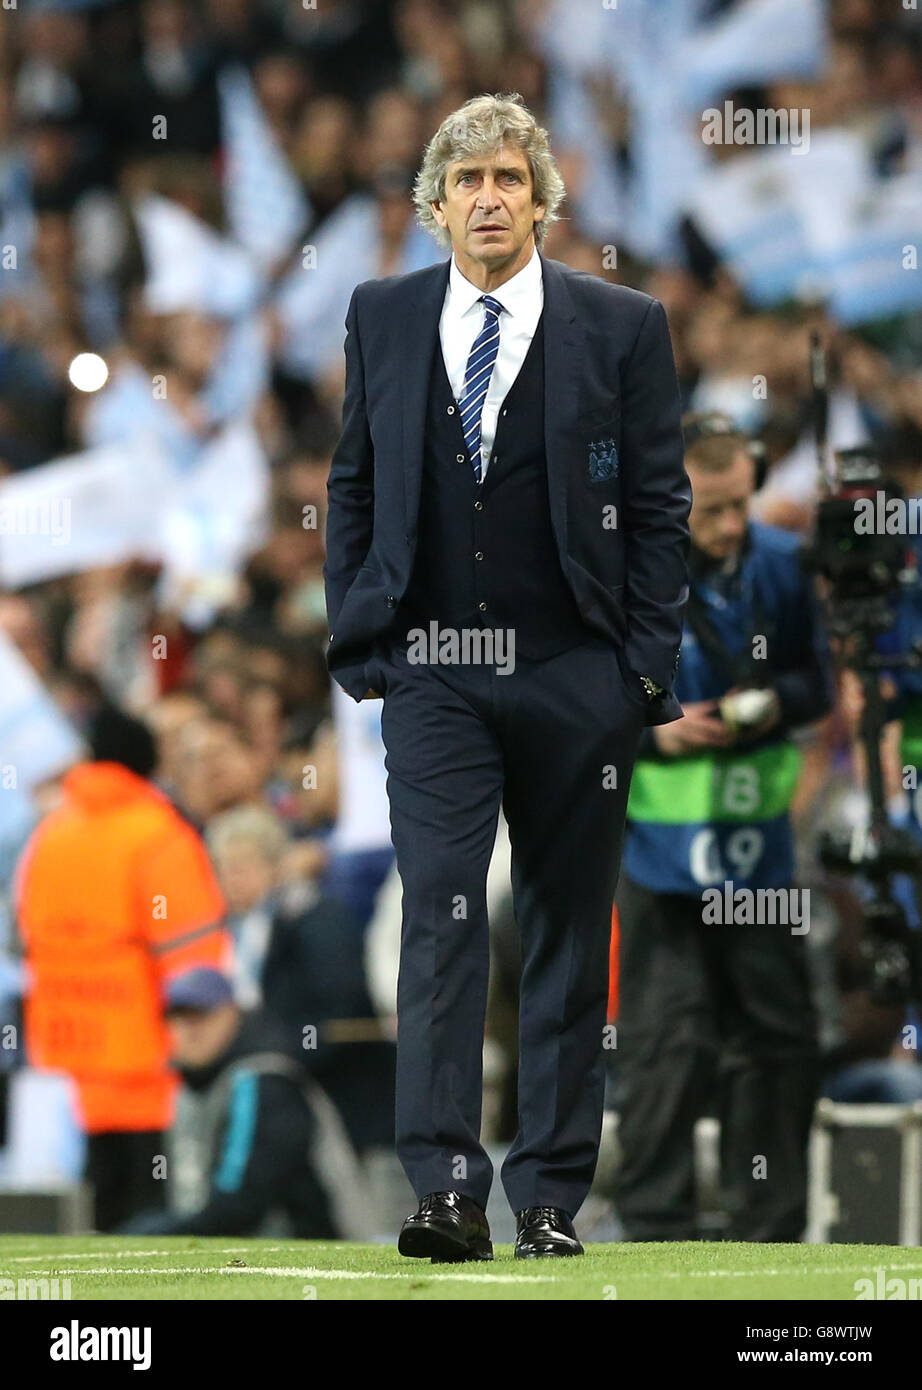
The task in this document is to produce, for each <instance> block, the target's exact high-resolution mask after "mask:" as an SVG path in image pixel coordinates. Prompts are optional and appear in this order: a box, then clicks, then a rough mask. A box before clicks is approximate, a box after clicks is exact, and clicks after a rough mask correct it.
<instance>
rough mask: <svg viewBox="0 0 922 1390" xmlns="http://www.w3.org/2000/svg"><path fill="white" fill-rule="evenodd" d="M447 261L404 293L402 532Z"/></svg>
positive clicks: (415, 495)
mask: <svg viewBox="0 0 922 1390" xmlns="http://www.w3.org/2000/svg"><path fill="white" fill-rule="evenodd" d="M450 267H451V257H449V258H448V260H447V261H444V262H442V263H441V264H439V265H436V266H433V267H432V270H431V272H430V274H428V275H425V276H420V277H419V279H418V280H417V281H416V283H415V285H414V287H413V290H414V292H413V294H412V295H408V296H407V299H406V302H405V304H404V306H403V310H402V313H401V316H400V319H401V321H400V330H399V333H398V335H397V351H398V352H400V353H401V354H402V356H401V365H400V389H401V395H402V398H403V399H402V405H401V412H400V415H401V432H402V439H401V452H402V457H403V465H404V492H405V496H406V524H407V532H408V533H410V532H415V530H416V518H417V514H418V512H419V493H420V488H421V486H422V476H423V437H424V434H425V430H426V405H427V398H428V392H429V373H430V370H431V367H432V354H433V352H434V351H435V344H436V341H437V339H438V335H439V319H440V318H441V317H442V304H443V303H444V300H445V290H446V288H447V285H448V272H449V270H450Z"/></svg>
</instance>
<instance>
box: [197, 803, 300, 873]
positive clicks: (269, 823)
mask: <svg viewBox="0 0 922 1390" xmlns="http://www.w3.org/2000/svg"><path fill="white" fill-rule="evenodd" d="M241 841H243V842H245V843H247V844H250V845H252V846H253V847H254V848H255V849H256V850H257V851H258V852H259V854H261V855H262V857H263V859H265V860H266V862H267V863H270V864H277V863H278V861H279V859H281V857H282V854H283V852H284V850H285V848H286V846H287V844H288V831H287V829H286V827H285V825H284V824H283V822H282V821H280V820H279V818H278V816H277V815H276V814H275V812H274V811H270V810H269V808H268V807H267V806H235V807H233V809H232V810H230V811H222V812H221V813H220V814H219V815H217V816H213V817H212V819H211V820H210V821H209V822H208V825H207V826H206V828H205V843H206V845H207V846H208V851H209V853H210V854H211V856H212V857H213V858H216V859H217V858H221V857H223V856H224V855H226V854H227V852H228V850H229V849H230V848H231V846H232V845H236V844H240V843H241Z"/></svg>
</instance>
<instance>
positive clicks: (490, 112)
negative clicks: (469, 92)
mask: <svg viewBox="0 0 922 1390" xmlns="http://www.w3.org/2000/svg"><path fill="white" fill-rule="evenodd" d="M503 145H516V146H517V147H518V148H519V149H520V150H521V151H522V153H523V154H524V155H525V157H526V158H527V160H528V163H529V165H530V167H531V177H532V185H533V187H532V201H533V202H534V203H536V204H538V203H543V205H544V209H545V211H544V217H543V219H542V220H541V221H540V222H536V223H535V245H536V246H537V247H538V249H539V250H540V248H541V246H542V245H543V244H544V240H545V238H546V236H547V234H548V232H549V231H550V229H551V226H552V224H553V223H554V222H556V221H557V209H558V208H559V207H560V204H561V203H562V202H563V199H564V197H565V196H566V192H567V190H566V187H565V185H564V181H563V178H562V176H561V173H560V170H559V169H558V168H557V162H556V160H555V159H554V156H553V155H552V154H551V147H550V141H549V138H548V133H547V131H546V130H545V129H544V127H543V126H539V125H538V123H537V121H536V120H535V118H534V116H533V115H532V114H531V112H530V111H529V109H528V107H527V106H526V105H525V103H524V101H523V100H522V97H521V96H520V95H519V93H518V92H510V93H508V94H505V95H503V94H501V93H496V94H495V95H493V96H479V97H471V99H470V101H466V102H465V103H464V105H463V106H459V107H458V109H457V111H453V112H452V113H451V115H449V116H446V117H445V119H444V121H443V122H442V124H441V125H440V126H439V128H438V130H437V131H436V132H435V134H434V135H433V137H432V139H431V140H430V141H429V144H428V145H427V146H426V149H425V153H424V154H423V162H422V166H421V168H420V170H419V173H418V174H417V175H416V181H415V183H414V185H413V202H414V204H415V206H416V217H417V220H418V222H419V224H420V226H421V227H425V229H426V231H427V232H430V233H431V234H432V235H433V236H434V237H435V239H436V241H438V242H439V244H440V245H442V246H450V245H451V237H450V236H449V234H448V232H447V230H446V229H445V228H443V227H440V226H439V224H438V222H436V220H435V217H434V215H433V212H432V208H431V206H430V204H431V203H434V202H442V201H443V200H444V198H445V170H446V168H447V167H448V165H449V164H454V163H455V162H456V161H457V160H459V159H469V158H471V156H473V155H479V154H488V155H489V154H495V153H496V151H497V150H499V149H500V148H501V147H502V146H503Z"/></svg>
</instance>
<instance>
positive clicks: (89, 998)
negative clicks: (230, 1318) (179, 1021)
mask: <svg viewBox="0 0 922 1390" xmlns="http://www.w3.org/2000/svg"><path fill="white" fill-rule="evenodd" d="M88 736H89V738H90V742H91V746H92V747H93V751H94V754H95V755H96V757H97V759H99V760H98V761H94V762H86V763H80V764H78V765H76V766H75V767H72V768H71V769H70V770H69V772H67V774H66V775H65V776H64V778H63V779H62V792H63V801H62V804H61V805H60V806H59V807H58V808H57V809H56V810H54V811H53V812H51V813H50V814H49V815H48V816H46V817H45V819H44V820H43V821H41V822H40V823H39V825H38V826H37V827H36V829H35V830H34V831H33V833H32V836H31V838H30V840H29V842H28V844H27V845H26V847H25V849H24V851H23V854H22V857H21V859H20V862H19V864H18V866H17V873H16V912H17V920H18V925H19V930H20V934H21V937H22V940H23V944H24V946H25V950H26V958H27V965H28V986H27V997H26V1001H25V1036H26V1048H27V1053H28V1057H29V1060H30V1062H31V1063H32V1065H33V1066H37V1067H43V1068H49V1069H52V1070H54V1071H59V1072H65V1073H67V1074H68V1075H70V1076H71V1077H72V1078H73V1080H74V1081H75V1083H76V1090H77V1097H78V1104H79V1111H80V1115H79V1119H80V1121H81V1124H82V1126H83V1128H84V1129H85V1131H86V1132H87V1135H88V1172H87V1176H88V1178H89V1179H90V1181H91V1182H92V1183H93V1185H94V1187H95V1189H96V1202H97V1208H96V1227H97V1229H99V1230H104V1229H111V1228H112V1227H113V1226H115V1225H117V1224H119V1223H120V1222H121V1221H122V1220H125V1219H127V1217H128V1216H130V1215H131V1214H132V1212H133V1211H136V1210H139V1209H141V1208H142V1207H148V1206H150V1204H151V1202H152V1201H153V1202H154V1203H155V1204H158V1203H159V1201H160V1200H161V1199H162V1194H163V1189H164V1188H165V1186H166V1184H165V1183H164V1182H162V1181H153V1180H152V1177H151V1170H152V1168H153V1167H154V1160H155V1157H156V1156H157V1155H158V1154H162V1153H163V1146H162V1134H163V1131H164V1130H165V1129H166V1128H167V1127H168V1126H169V1124H170V1123H171V1120H172V1113H173V1101H174V1093H175V1088H176V1084H177V1082H176V1078H175V1076H174V1074H173V1073H172V1071H171V1070H170V1067H169V1061H168V1057H169V1045H168V1038H167V1032H166V1027H165V1024H164V1018H163V1008H164V983H165V981H166V980H167V979H168V978H169V977H170V976H172V975H175V974H180V973H183V972H185V971H188V970H190V969H193V968H194V967H196V966H214V967H216V968H219V969H224V968H227V966H228V964H229V961H230V955H231V943H230V935H229V933H228V932H227V931H226V930H225V928H224V926H223V919H224V914H225V903H224V899H223V897H222V894H221V891H220V889H219V887H218V884H217V881H216V879H215V876H214V873H213V871H212V868H211V864H210V862H209V859H208V855H207V853H206V850H205V848H204V845H203V844H202V841H201V839H200V837H199V835H198V833H197V832H196V830H195V829H194V828H193V826H192V825H190V824H189V822H188V821H186V820H185V819H184V818H183V817H182V816H181V815H180V813H179V812H178V811H177V810H176V809H175V807H174V806H173V805H172V803H171V802H170V800H169V799H168V798H167V796H166V795H165V794H164V793H163V792H162V791H161V790H160V789H159V788H158V787H156V786H155V785H154V784H153V783H152V782H151V781H149V780H148V777H149V775H150V773H152V772H153V769H154V766H155V764H156V749H155V745H154V742H153V738H152V736H151V735H150V733H149V731H148V730H147V728H146V726H145V725H143V724H141V723H140V722H139V721H137V720H134V719H131V718H129V717H128V716H125V715H122V714H121V713H119V712H118V711H116V710H104V711H103V712H101V713H100V714H99V715H98V716H97V718H96V721H95V724H94V726H93V729H92V730H91V731H90V733H89V735H88ZM107 753H108V754H111V755H114V756H110V757H106V756H105V755H106V754H107ZM101 755H102V756H101ZM132 763H133V764H134V766H133V767H132V766H130V765H128V764H132ZM154 1176H155V1177H156V1174H155V1175H154Z"/></svg>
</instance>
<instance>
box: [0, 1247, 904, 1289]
mask: <svg viewBox="0 0 922 1390" xmlns="http://www.w3.org/2000/svg"><path fill="white" fill-rule="evenodd" d="M269 1248H270V1249H272V1250H284V1249H286V1248H287V1247H285V1246H272V1247H269ZM248 1249H250V1247H249V1246H246V1245H229V1246H224V1247H222V1248H221V1249H220V1250H216V1251H202V1253H203V1254H211V1255H215V1254H218V1255H237V1254H246V1252H247V1250H248ZM193 1253H197V1252H190V1254H193ZM261 1253H265V1251H263V1252H261ZM590 1253H591V1248H590ZM166 1255H170V1256H173V1257H174V1258H175V1255H176V1252H175V1251H174V1250H98V1251H92V1252H88V1253H82V1252H76V1251H75V1252H73V1253H69V1252H66V1251H65V1252H64V1253H63V1254H57V1255H39V1254H36V1255H13V1256H8V1257H6V1258H5V1259H3V1258H2V1257H0V1268H2V1267H5V1266H6V1265H12V1264H25V1265H31V1266H33V1267H34V1266H36V1265H38V1264H39V1263H41V1262H50V1263H52V1264H54V1265H55V1272H56V1274H59V1275H64V1276H67V1275H71V1274H264V1275H269V1276H273V1275H274V1276H276V1277H278V1278H283V1279H296V1278H305V1279H307V1278H310V1279H412V1278H417V1277H419V1276H420V1275H423V1277H425V1278H427V1279H454V1280H457V1279H460V1280H466V1281H468V1282H471V1283H481V1284H496V1283H502V1284H511V1283H514V1284H533V1283H557V1282H559V1276H557V1275H538V1274H530V1275H529V1274H476V1273H462V1272H461V1271H459V1272H458V1273H456V1274H453V1273H447V1272H440V1273H429V1272H428V1271H429V1268H431V1266H429V1267H427V1266H426V1265H425V1264H424V1263H423V1262H422V1261H420V1263H419V1265H418V1266H417V1267H415V1268H409V1269H407V1270H406V1271H402V1272H401V1273H399V1274H395V1273H376V1272H374V1271H372V1270H368V1271H360V1270H351V1269H320V1268H318V1267H316V1266H307V1267H306V1268H303V1269H302V1268H299V1267H296V1266H291V1265H245V1266H239V1265H237V1266H235V1265H229V1266H225V1265H215V1266H204V1265H177V1266H173V1267H169V1268H163V1267H160V1266H157V1265H150V1266H147V1267H144V1266H139V1267H137V1268H133V1269H126V1268H125V1267H124V1266H122V1267H121V1268H120V1267H119V1266H118V1265H110V1266H106V1267H103V1268H87V1267H85V1266H84V1267H83V1268H81V1269H65V1268H63V1267H62V1266H59V1264H58V1262H59V1261H61V1260H68V1261H70V1260H103V1259H106V1258H109V1259H120V1260H125V1259H132V1258H133V1259H149V1258H159V1257H163V1256H166ZM873 1267H874V1269H883V1270H884V1271H885V1272H888V1273H889V1272H891V1271H892V1272H893V1273H896V1274H898V1273H900V1272H901V1271H902V1270H907V1269H911V1270H914V1269H922V1262H919V1261H910V1260H907V1261H905V1262H899V1263H888V1264H879V1263H876V1262H875V1263H874V1266H873ZM869 1268H870V1264H869V1262H868V1261H867V1260H866V1261H864V1262H863V1263H862V1264H854V1265H826V1266H823V1265H792V1266H790V1268H787V1269H784V1268H782V1269H690V1270H653V1269H627V1268H618V1269H615V1270H612V1271H611V1274H612V1275H615V1274H616V1275H617V1276H618V1277H619V1278H621V1279H746V1278H750V1279H755V1278H761V1277H763V1276H764V1277H765V1278H770V1279H771V1278H790V1276H791V1275H799V1276H810V1277H812V1276H814V1275H821V1276H822V1275H829V1274H867V1272H868V1269H869ZM593 1272H595V1271H593ZM606 1277H607V1276H606Z"/></svg>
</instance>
